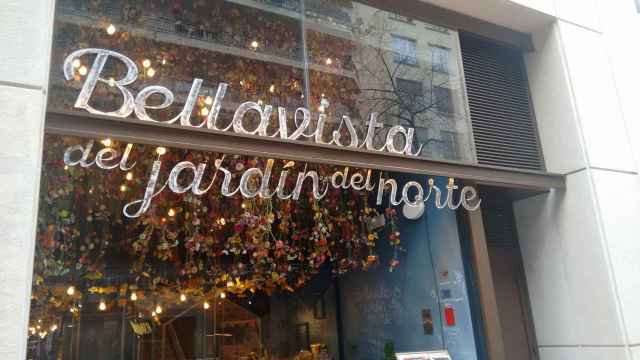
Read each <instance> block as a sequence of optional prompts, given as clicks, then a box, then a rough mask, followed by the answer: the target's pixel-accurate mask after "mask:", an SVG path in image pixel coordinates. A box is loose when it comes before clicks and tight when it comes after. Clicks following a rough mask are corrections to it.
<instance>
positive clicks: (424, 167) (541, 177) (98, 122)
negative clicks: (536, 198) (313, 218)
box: [45, 112, 565, 192]
mask: <svg viewBox="0 0 640 360" xmlns="http://www.w3.org/2000/svg"><path fill="white" fill-rule="evenodd" d="M45 131H46V133H48V134H57V135H68V136H79V137H89V138H113V139H118V140H120V141H126V142H132V143H140V144H156V145H162V146H167V147H177V148H184V149H194V150H203V151H213V152H224V153H228V154H243V155H250V156H259V157H265V158H276V159H288V160H295V161H306V162H311V163H320V164H331V165H340V166H351V167H358V168H370V169H379V170H385V171H395V172H402V173H412V174H425V175H431V176H445V177H453V178H456V179H461V180H468V181H474V182H476V183H477V184H481V185H492V186H500V187H506V188H515V189H524V190H530V191H532V192H540V191H548V190H549V189H563V188H564V187H565V180H564V176H562V175H557V174H549V173H545V172H539V171H527V170H515V169H507V168H500V167H494V166H480V165H471V164H466V163H461V162H444V161H434V160H428V159H424V158H416V157H410V156H405V155H398V154H391V153H379V152H371V151H366V150H362V149H350V148H344V147H338V146H334V145H323V144H316V143H315V142H311V141H308V142H306V141H292V140H281V139H274V138H268V137H260V136H252V135H244V134H237V133H234V132H231V131H216V130H210V129H203V128H192V127H183V126H177V125H169V124H164V123H156V122H148V121H140V120H137V119H119V118H112V117H106V116H96V115H82V116H79V115H78V114H77V113H72V112H68V113H67V112H65V113H61V112H57V113H53V112H50V113H48V114H47V119H46V122H45Z"/></svg>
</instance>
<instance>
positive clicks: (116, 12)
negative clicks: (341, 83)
mask: <svg viewBox="0 0 640 360" xmlns="http://www.w3.org/2000/svg"><path fill="white" fill-rule="evenodd" d="M231 1H232V2H238V3H244V2H251V3H254V1H250V0H231ZM103 10H104V12H103V16H106V17H108V18H110V19H112V20H111V21H112V22H113V24H114V25H115V26H116V27H121V28H125V29H127V30H128V31H129V32H130V33H131V34H132V35H134V36H139V37H143V38H147V39H152V40H158V41H161V42H166V43H172V44H176V45H181V46H189V47H192V48H199V49H203V50H207V51H214V52H217V53H221V54H227V55H232V56H239V57H244V58H248V59H252V60H258V61H262V62H267V63H274V64H279V65H283V66H288V67H295V68H299V69H302V68H304V62H303V61H302V49H301V48H300V47H296V48H294V49H291V50H290V51H287V50H283V49H279V48H275V47H273V46H270V45H269V44H268V43H264V44H260V46H258V47H254V48H252V47H251V42H252V39H247V38H244V37H242V36H240V34H230V33H226V32H212V31H209V30H207V29H205V28H204V27H202V26H197V25H195V24H192V23H187V22H183V21H175V20H172V19H170V18H168V17H165V16H161V15H154V16H145V17H144V18H143V19H141V20H140V21H139V23H140V25H139V26H135V24H134V25H132V24H126V23H122V24H121V23H118V22H117V21H115V19H122V18H123V16H122V12H121V9H120V8H115V7H107V6H104V7H103ZM101 11H102V10H101ZM101 17H102V16H98V15H97V14H93V13H91V12H90V11H88V9H87V8H83V7H80V8H77V7H73V6H69V5H68V4H61V5H59V6H58V13H57V16H56V19H57V20H59V21H62V22H67V23H71V24H76V25H79V26H84V27H92V28H99V27H100V25H99V21H98V20H99V18H101ZM310 67H311V68H312V69H314V70H317V71H322V72H327V73H331V74H335V75H339V76H345V77H351V78H353V77H355V75H354V73H353V72H351V71H346V70H342V69H337V68H334V67H329V66H324V65H319V64H312V65H310Z"/></svg>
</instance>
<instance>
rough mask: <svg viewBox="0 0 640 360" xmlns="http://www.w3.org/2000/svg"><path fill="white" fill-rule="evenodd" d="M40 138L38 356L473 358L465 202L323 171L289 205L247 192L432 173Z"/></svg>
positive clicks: (437, 181)
mask: <svg viewBox="0 0 640 360" xmlns="http://www.w3.org/2000/svg"><path fill="white" fill-rule="evenodd" d="M44 145H45V146H44V148H45V152H44V154H43V164H42V181H41V193H40V209H39V212H38V231H37V241H36V247H35V259H34V272H33V284H32V296H31V311H30V323H29V348H28V358H29V359H34V360H45V359H61V360H89V359H91V360H96V359H97V360H102V359H104V360H107V359H108V360H113V359H132V360H151V359H153V360H156V359H233V360H244V359H270V360H273V359H282V360H285V359H323V360H324V359H361V360H369V359H385V358H388V359H391V358H393V357H392V356H393V354H395V353H396V352H398V353H399V352H416V351H420V352H425V351H440V350H444V349H446V350H448V351H449V352H450V354H451V355H452V356H453V359H475V358H476V353H475V347H474V336H473V332H472V326H471V316H470V313H469V311H470V310H469V302H468V297H467V290H466V285H465V282H464V278H465V276H464V272H463V271H464V270H463V269H464V266H463V262H462V256H461V253H460V240H459V235H458V230H457V225H456V213H455V211H452V210H448V209H436V206H435V203H434V200H433V199H432V201H430V202H427V203H426V206H425V209H424V211H425V213H428V215H426V216H409V215H407V212H406V209H403V207H401V206H393V205H392V204H391V203H390V196H391V194H390V193H389V191H387V192H386V193H385V194H384V196H383V197H382V198H381V200H378V199H377V192H376V191H372V192H368V191H366V190H355V189H354V188H353V187H351V186H340V185H338V186H337V187H333V186H332V187H329V190H328V192H327V195H326V196H325V197H324V198H322V199H316V198H315V196H313V193H314V192H315V191H316V189H314V181H313V177H311V178H309V179H306V180H303V182H302V183H301V186H300V188H299V191H298V195H297V196H292V197H290V198H286V197H285V198H283V197H278V196H274V197H272V198H261V197H259V196H257V197H254V198H247V197H246V195H241V192H242V191H245V192H254V191H259V189H262V186H264V185H263V184H264V183H265V180H264V179H265V178H264V177H262V175H264V176H265V177H266V179H267V180H266V184H267V185H266V187H265V189H266V191H268V192H271V191H276V189H278V188H280V189H281V190H282V191H283V193H284V194H292V193H293V192H295V189H296V187H297V186H298V185H297V184H298V182H299V181H300V180H297V179H299V177H298V176H297V174H298V173H299V172H301V171H302V172H308V171H314V172H315V173H317V174H318V178H317V179H318V180H319V183H320V187H319V188H320V189H322V188H323V187H324V186H325V185H326V184H327V183H328V182H329V181H330V180H329V179H330V178H332V177H333V174H335V171H341V172H342V174H343V175H344V176H345V179H346V181H347V183H351V181H354V180H352V179H354V177H355V178H356V179H357V178H358V177H360V178H361V180H355V181H356V183H358V182H362V181H364V179H369V178H370V179H371V180H366V182H367V183H368V182H371V184H373V185H374V187H377V186H379V183H380V180H379V179H380V177H381V176H382V177H384V178H393V179H395V180H396V181H397V182H398V184H399V191H401V189H402V188H404V186H405V184H408V183H409V181H414V182H416V181H417V182H419V183H421V184H424V186H427V184H429V183H430V182H429V180H428V179H427V178H426V177H424V176H417V175H407V174H404V175H403V174H389V173H381V172H379V171H372V172H371V173H369V172H368V171H367V170H366V169H355V168H337V167H333V166H327V165H322V164H314V163H296V162H293V161H288V160H268V159H264V158H255V157H248V156H242V155H234V154H220V153H209V152H203V151H193V150H189V149H177V148H169V147H161V146H150V145H140V144H126V143H122V142H119V141H116V140H112V139H82V138H76V137H61V136H54V135H48V136H46V137H45V143H44ZM450 151H451V150H450ZM449 156H451V155H449ZM185 161H188V162H189V163H190V164H194V166H193V167H189V166H184V164H185ZM200 166H203V167H202V172H199V171H200V170H196V169H200ZM178 167H182V168H183V169H185V170H184V171H178V172H177V175H176V176H175V177H174V178H172V176H171V174H173V173H174V172H175V171H176V170H175V169H176V168H178ZM214 167H219V168H222V169H225V170H224V172H223V170H219V171H216V170H215V169H214ZM268 167H269V168H270V169H271V170H270V171H267V170H266V169H267V168H268ZM123 169H124V170H123ZM250 169H254V170H250ZM255 169H262V170H263V171H262V172H261V173H260V174H262V175H258V173H257V172H255ZM247 171H252V172H253V173H254V175H255V176H251V177H249V178H248V181H246V182H245V183H244V184H245V185H242V184H243V183H242V182H241V179H242V178H244V175H243V174H245V173H246V172H247ZM227 172H228V173H229V174H230V175H229V177H228V179H227V176H226V175H225V174H226V173H227ZM283 172H284V173H285V175H283ZM287 172H288V173H287ZM197 174H200V175H197ZM215 174H217V176H215ZM287 174H289V175H287ZM368 174H370V175H371V176H370V177H369V175H368ZM172 179H173V180H172ZM338 179H340V178H338ZM432 181H433V182H432V184H433V185H435V186H439V187H440V188H441V189H445V188H446V186H447V183H448V181H447V179H442V178H434V179H432ZM167 183H168V185H164V184H167ZM338 183H340V182H339V181H338ZM149 184H151V187H149ZM154 184H155V186H154ZM242 186H246V188H243V189H244V190H241V192H238V191H235V189H238V188H239V187H240V188H242ZM276 186H277V187H278V188H277V187H276ZM193 187H195V190H197V191H198V192H199V193H197V194H196V193H194V189H193ZM149 188H151V189H152V190H153V191H152V192H149V191H148V189H149ZM176 189H177V190H176ZM181 189H182V190H181ZM412 189H413V190H415V187H414V188H412ZM415 195H416V193H414V192H412V193H411V194H410V196H411V197H413V196H415ZM145 197H149V198H148V199H149V200H150V201H149V203H148V204H146V205H145V203H144V202H143V201H141V200H143V199H145ZM456 201H457V200H454V202H456ZM409 213H411V211H410V212H409ZM419 359H423V358H419ZM425 359H426V358H425ZM439 359H440V358H439Z"/></svg>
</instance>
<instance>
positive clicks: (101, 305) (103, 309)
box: [98, 300, 107, 311]
mask: <svg viewBox="0 0 640 360" xmlns="http://www.w3.org/2000/svg"><path fill="white" fill-rule="evenodd" d="M98 310H100V311H105V310H107V303H105V302H104V300H100V305H98Z"/></svg>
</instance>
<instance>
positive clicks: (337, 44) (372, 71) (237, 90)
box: [54, 1, 471, 161]
mask: <svg viewBox="0 0 640 360" xmlns="http://www.w3.org/2000/svg"><path fill="white" fill-rule="evenodd" d="M194 6H195V5H194ZM327 6H328V5H327V4H325V3H322V4H320V3H316V2H314V1H309V2H305V17H306V18H305V21H301V15H300V4H299V3H297V2H295V1H291V2H282V3H280V2H253V1H232V2H224V3H220V4H215V5H207V4H202V5H200V8H194V10H192V11H187V10H182V11H176V10H174V11H169V10H168V9H153V11H147V8H145V6H144V5H142V4H138V5H133V4H127V5H122V6H118V5H117V4H116V3H114V2H106V3H104V4H103V6H102V7H101V8H100V9H92V8H91V7H90V6H88V5H86V4H77V3H74V2H72V1H67V2H62V3H61V5H60V10H59V13H60V15H59V17H58V19H59V21H62V22H65V23H68V24H72V25H73V26H80V27H82V28H81V29H82V30H79V29H78V28H76V29H78V30H75V31H73V29H69V31H70V32H72V33H73V32H80V34H82V33H85V32H96V33H97V34H100V35H102V36H104V37H105V38H108V36H107V34H104V33H102V30H101V29H102V27H101V24H100V23H99V22H98V23H97V22H96V21H95V20H96V18H97V17H98V15H99V14H105V13H106V14H107V16H109V17H110V18H112V19H121V20H120V21H131V19H130V16H129V15H128V14H129V13H131V12H133V13H135V14H136V16H135V21H133V27H129V28H130V29H131V30H130V33H131V35H132V36H134V37H136V38H139V39H140V42H143V43H147V44H139V45H137V47H140V46H144V47H145V48H147V49H148V50H151V52H150V53H149V54H148V55H147V56H148V58H153V57H158V56H160V57H161V58H160V63H161V64H159V65H156V66H157V67H158V68H159V70H160V71H158V72H157V74H156V71H155V68H154V75H153V76H151V77H149V76H147V78H146V79H145V80H147V81H148V82H149V83H154V82H158V81H160V82H161V83H166V82H171V83H172V84H173V85H174V86H173V88H174V89H180V88H182V89H183V90H184V91H182V92H178V94H177V99H178V101H180V100H181V99H184V97H185V96H186V93H187V92H188V87H189V86H190V81H191V78H192V77H193V76H197V77H200V78H203V79H204V80H205V85H204V88H203V90H202V93H203V97H206V96H212V95H213V94H214V93H215V88H216V86H217V82H219V81H225V82H228V83H230V84H231V88H230V94H229V96H228V97H227V100H231V101H232V103H228V102H227V103H226V104H225V108H227V109H234V108H235V107H236V105H237V104H238V103H239V102H241V101H247V100H256V98H257V99H259V100H262V101H264V103H267V104H271V105H273V106H285V107H287V108H289V109H290V111H292V110H294V109H295V108H296V107H297V106H300V105H306V106H308V107H310V108H311V109H312V110H315V111H320V110H321V112H325V113H326V114H327V115H329V116H330V119H329V121H333V122H334V123H335V122H337V121H339V119H340V117H341V116H342V115H343V114H345V115H349V116H351V117H352V119H354V120H355V121H356V122H358V123H359V124H360V125H359V126H358V127H359V128H360V133H361V138H364V133H365V128H366V120H367V118H368V116H369V114H370V113H371V112H382V114H381V115H382V117H381V120H382V121H383V122H384V123H385V124H386V125H388V126H392V125H395V124H400V125H404V126H409V127H414V128H416V142H419V143H422V144H424V148H423V151H422V153H421V155H422V156H426V157H430V158H445V159H447V158H448V159H456V160H465V161H468V160H470V159H471V158H470V157H469V155H468V154H470V151H469V150H470V143H469V122H468V114H467V112H466V109H465V108H464V106H463V98H462V91H461V89H462V83H461V81H460V70H459V63H458V57H459V52H458V50H457V47H456V46H457V45H456V41H457V36H456V33H455V32H454V31H450V30H447V29H443V28H438V27H435V26H433V25H430V24H427V23H423V22H419V21H407V19H403V18H402V17H400V16H398V15H397V14H394V13H389V12H384V11H380V10H377V9H374V8H372V7H369V6H366V5H362V4H359V3H351V2H345V3H344V4H334V5H332V6H329V7H327ZM133 9H135V11H134V10H133ZM200 13H201V14H200ZM207 13H210V14H211V15H212V16H213V18H208V17H202V16H201V15H202V14H207ZM199 14H200V15H199ZM255 17H259V18H262V17H265V18H268V19H269V21H267V22H265V21H262V22H260V23H256V24H253V23H251V21H250V20H247V19H251V18H255ZM234 18H237V19H242V21H245V22H247V21H248V22H247V24H244V25H240V27H238V24H237V20H234ZM113 24H114V26H120V22H117V21H113ZM272 24H277V26H272ZM249 25H250V26H251V29H254V28H255V30H252V31H245V30H244V29H245V28H246V27H248V26H249ZM243 26H244V27H243ZM260 28H262V29H261V30H259V29H260ZM91 29H93V30H91ZM303 33H304V36H303V35H302V34H303ZM59 36H67V34H66V33H62V32H61V33H60V34H59ZM80 36H82V35H80ZM417 39H419V40H417ZM158 41H159V43H158ZM156 44H157V45H156ZM160 44H162V45H160ZM326 44H331V46H326ZM113 45H115V46H120V44H113ZM158 47H159V48H158ZM172 47H173V48H183V49H185V50H186V49H189V50H187V51H186V53H189V52H191V53H193V55H192V56H188V55H187V59H184V58H183V57H184V56H185V52H183V51H181V50H178V52H177V53H176V52H175V51H171V48H172ZM162 48H166V51H165V53H168V54H169V55H159V54H158V50H160V49H162ZM303 48H306V49H307V51H308V59H307V60H305V59H304V58H303V51H302V49H303ZM68 50H69V51H70V50H72V49H68ZM121 50H122V51H123V52H124V53H128V52H129V53H130V52H133V53H137V54H138V55H140V51H139V50H137V49H136V48H122V49H121ZM171 53H173V54H171ZM212 53H213V54H217V55H216V56H212V55H213V54H212ZM203 57H208V58H210V59H211V60H212V61H211V62H209V64H236V65H237V62H235V61H232V60H231V59H235V58H238V59H243V58H244V59H247V60H246V61H247V62H248V63H247V64H246V65H245V66H231V67H227V68H223V69H220V68H219V69H218V70H217V71H216V72H215V73H211V71H210V69H208V67H209V65H207V63H204V64H203V68H202V70H197V69H194V71H193V73H192V74H189V75H187V74H185V76H184V77H180V76H177V77H176V75H177V74H175V73H173V72H171V70H167V71H164V70H163V69H164V68H166V67H167V65H166V64H167V63H168V64H171V65H173V66H172V67H171V68H172V69H175V68H176V67H177V66H179V64H180V63H181V62H184V61H188V60H189V58H193V59H197V58H203ZM60 59H61V58H57V59H56V60H57V61H59V60H60ZM140 61H141V60H140ZM305 61H308V63H305ZM252 64H254V65H252ZM240 65H242V64H240ZM258 66H260V67H263V68H264V70H263V71H262V72H256V70H257V68H258ZM305 66H308V71H309V75H308V77H305V76H304V73H305V72H306V71H307V70H305ZM385 66H386V67H388V68H389V70H391V73H389V72H386V71H384V68H385ZM247 68H249V69H250V71H249V72H247V71H246V69H247ZM145 71H146V70H144V68H143V76H144V75H145ZM252 72H253V74H252ZM282 73H290V74H289V75H287V77H286V78H287V79H289V80H288V81H287V80H285V81H284V82H283V79H281V78H274V77H273V74H282ZM269 74H270V75H269ZM247 75H249V79H247V78H246V77H247ZM180 78H182V80H183V82H182V83H176V80H178V79H180ZM54 79H55V80H57V81H60V80H61V79H60V78H59V77H54ZM305 79H308V80H305ZM79 85H80V84H79V83H78V84H75V86H74V87H75V88H77V87H78V86H79ZM138 86H139V85H138ZM106 90H107V91H110V90H109V89H106ZM74 91H75V90H74ZM305 94H306V96H305ZM99 98H100V99H101V100H104V99H106V97H105V95H99ZM68 99H70V97H69V96H68V97H67V101H69V100H68ZM108 101H118V98H117V97H112V98H110V100H108ZM108 101H107V106H108ZM325 104H326V106H325ZM59 105H62V104H59ZM59 105H58V106H59ZM65 106H68V105H65ZM316 116H317V115H316ZM273 120H274V121H276V120H275V119H273ZM380 138H381V139H382V140H379V144H377V146H378V147H379V146H380V145H381V144H382V143H383V141H384V131H381V132H380Z"/></svg>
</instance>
